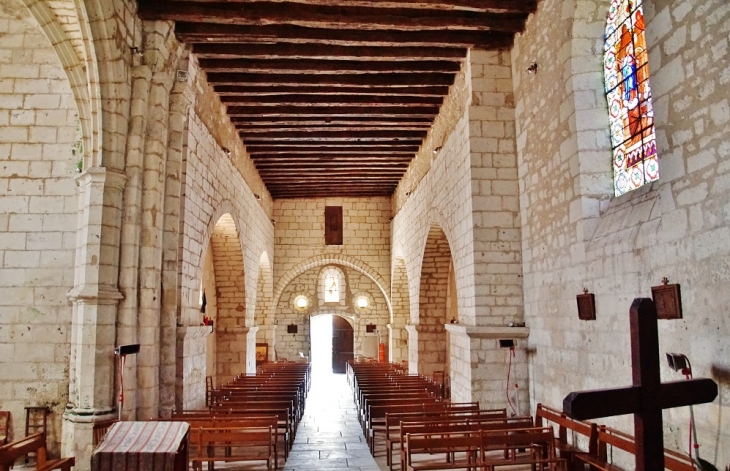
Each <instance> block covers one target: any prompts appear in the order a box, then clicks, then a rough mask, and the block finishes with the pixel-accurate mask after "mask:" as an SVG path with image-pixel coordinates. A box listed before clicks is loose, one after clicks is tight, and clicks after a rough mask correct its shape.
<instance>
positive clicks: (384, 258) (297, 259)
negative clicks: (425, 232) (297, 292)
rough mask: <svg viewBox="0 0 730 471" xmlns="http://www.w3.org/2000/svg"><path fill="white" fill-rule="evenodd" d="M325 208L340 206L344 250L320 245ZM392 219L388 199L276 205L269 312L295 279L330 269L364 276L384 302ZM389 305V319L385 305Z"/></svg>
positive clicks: (317, 200)
mask: <svg viewBox="0 0 730 471" xmlns="http://www.w3.org/2000/svg"><path fill="white" fill-rule="evenodd" d="M325 206H342V220H343V229H344V233H343V245H325V243H324V208H325ZM390 217H391V203H390V199H389V198H326V199H304V200H296V201H295V200H276V201H274V212H273V218H274V220H275V221H276V226H275V233H274V236H275V249H276V259H275V260H274V263H273V275H274V299H273V303H272V307H275V306H277V305H278V304H280V303H281V302H282V299H283V298H281V296H282V293H283V292H284V289H285V288H286V286H287V285H288V284H289V283H290V282H291V281H292V280H293V279H294V278H295V277H296V276H298V275H299V274H301V273H304V272H305V271H308V270H309V269H311V268H315V267H322V266H325V265H328V264H337V265H339V266H341V267H346V268H354V269H356V270H357V271H359V272H360V273H365V274H366V275H367V276H368V277H369V278H370V279H372V280H373V281H375V282H376V284H377V286H378V291H380V292H381V294H382V295H383V297H384V298H385V296H386V293H388V292H389V287H390V223H389V221H390ZM387 305H388V313H389V314H390V301H389V300H388V302H387ZM276 320H278V321H279V325H282V323H281V321H280V320H279V319H276ZM272 321H273V320H272ZM383 331H385V326H383ZM277 335H278V334H277Z"/></svg>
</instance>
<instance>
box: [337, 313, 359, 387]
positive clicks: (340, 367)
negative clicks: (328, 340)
mask: <svg viewBox="0 0 730 471" xmlns="http://www.w3.org/2000/svg"><path fill="white" fill-rule="evenodd" d="M354 346H355V332H354V331H353V330H352V326H351V325H350V323H349V322H347V320H346V319H344V318H342V317H340V316H332V372H333V373H345V372H346V368H347V360H352V358H353V357H354Z"/></svg>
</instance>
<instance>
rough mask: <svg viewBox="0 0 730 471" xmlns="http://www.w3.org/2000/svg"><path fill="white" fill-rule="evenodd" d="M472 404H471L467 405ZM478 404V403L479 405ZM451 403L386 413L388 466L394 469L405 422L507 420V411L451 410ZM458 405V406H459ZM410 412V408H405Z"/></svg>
mask: <svg viewBox="0 0 730 471" xmlns="http://www.w3.org/2000/svg"><path fill="white" fill-rule="evenodd" d="M466 404H471V403H466ZM477 404H478V403H477ZM449 405H450V403H438V404H426V405H424V406H422V407H421V409H422V410H421V411H413V412H403V411H399V412H395V413H394V412H386V414H385V452H386V464H387V465H388V466H389V467H390V469H393V448H394V446H395V444H398V445H399V446H400V444H401V435H400V426H401V423H403V422H411V423H413V422H416V423H418V422H421V423H423V421H429V420H436V421H440V420H444V419H445V420H448V419H450V418H454V417H456V418H481V417H484V418H488V419H506V418H507V410H506V409H486V410H463V409H461V408H458V407H457V408H451V407H449ZM457 405H458V404H457ZM404 409H405V410H408V409H409V408H404Z"/></svg>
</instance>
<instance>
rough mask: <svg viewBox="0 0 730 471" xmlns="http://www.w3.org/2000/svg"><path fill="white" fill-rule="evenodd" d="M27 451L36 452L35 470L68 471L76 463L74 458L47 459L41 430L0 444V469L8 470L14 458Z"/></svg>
mask: <svg viewBox="0 0 730 471" xmlns="http://www.w3.org/2000/svg"><path fill="white" fill-rule="evenodd" d="M28 453H35V454H36V467H35V469H36V471H50V470H52V469H60V470H63V471H70V469H71V467H72V466H74V465H75V464H76V459H75V458H59V459H54V460H49V459H48V458H47V453H46V436H45V434H44V433H42V432H41V433H34V434H32V435H29V436H27V437H25V438H22V439H20V440H17V441H14V442H11V443H8V444H7V445H2V446H0V471H8V470H10V469H11V468H12V467H13V464H14V463H15V460H17V459H18V458H21V457H23V456H25V455H27V454H28Z"/></svg>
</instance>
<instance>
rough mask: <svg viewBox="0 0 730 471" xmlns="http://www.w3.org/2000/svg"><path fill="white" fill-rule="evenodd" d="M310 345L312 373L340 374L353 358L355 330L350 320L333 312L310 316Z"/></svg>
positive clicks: (345, 369)
mask: <svg viewBox="0 0 730 471" xmlns="http://www.w3.org/2000/svg"><path fill="white" fill-rule="evenodd" d="M309 322H310V329H309V332H310V345H311V352H310V356H311V358H310V359H311V362H312V372H313V374H314V375H317V376H319V375H323V374H331V373H335V374H340V373H345V372H346V371H347V362H348V361H349V360H352V359H353V358H354V347H355V330H354V329H353V326H352V324H351V323H350V321H349V320H348V319H347V318H345V317H342V316H338V315H335V314H321V315H318V316H313V317H311V318H310V321H309Z"/></svg>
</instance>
